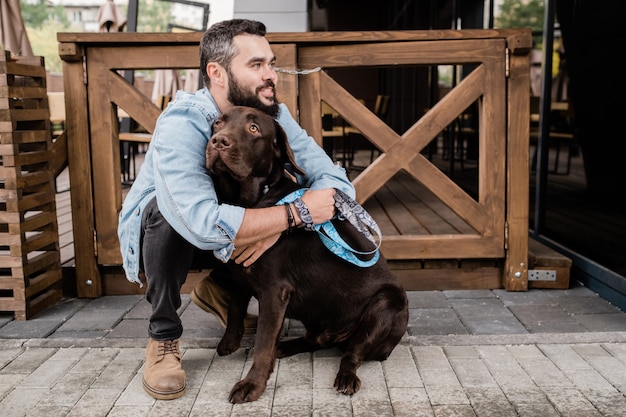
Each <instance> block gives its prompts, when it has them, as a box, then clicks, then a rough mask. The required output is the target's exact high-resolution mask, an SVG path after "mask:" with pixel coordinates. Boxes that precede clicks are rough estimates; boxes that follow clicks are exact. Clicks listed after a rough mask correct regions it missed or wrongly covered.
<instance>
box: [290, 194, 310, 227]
mask: <svg viewBox="0 0 626 417" xmlns="http://www.w3.org/2000/svg"><path fill="white" fill-rule="evenodd" d="M293 205H294V206H296V209H297V210H298V214H299V215H300V219H301V220H302V224H303V225H304V230H306V231H309V232H314V231H315V225H314V224H313V217H312V216H311V213H310V212H309V208H308V207H307V206H306V204H304V201H302V199H301V198H296V199H295V200H294V202H293Z"/></svg>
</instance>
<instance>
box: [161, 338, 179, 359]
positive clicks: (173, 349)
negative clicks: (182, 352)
mask: <svg viewBox="0 0 626 417" xmlns="http://www.w3.org/2000/svg"><path fill="white" fill-rule="evenodd" d="M178 353H179V352H178V346H177V345H176V342H175V341H174V340H165V341H162V342H159V353H158V355H159V356H165V355H168V354H173V355H176V354H178Z"/></svg>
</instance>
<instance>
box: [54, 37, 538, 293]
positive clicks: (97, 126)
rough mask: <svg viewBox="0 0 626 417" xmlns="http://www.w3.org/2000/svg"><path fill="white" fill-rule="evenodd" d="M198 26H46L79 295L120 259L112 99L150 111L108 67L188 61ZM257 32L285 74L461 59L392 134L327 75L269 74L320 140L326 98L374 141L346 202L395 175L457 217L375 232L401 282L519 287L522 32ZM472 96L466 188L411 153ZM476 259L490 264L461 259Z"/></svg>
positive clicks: (524, 215) (149, 115) (524, 206)
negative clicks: (63, 124) (472, 148)
mask: <svg viewBox="0 0 626 417" xmlns="http://www.w3.org/2000/svg"><path fill="white" fill-rule="evenodd" d="M200 36H201V34H198V33H187V34H114V35H113V34H71V33H60V34H58V40H59V41H60V42H61V44H60V49H59V50H60V55H61V58H62V59H63V60H64V77H65V93H66V113H67V117H68V120H67V136H68V158H69V165H70V181H71V185H72V207H73V209H72V214H73V222H74V235H75V245H76V246H75V253H76V275H77V277H78V279H77V286H78V294H79V296H84V297H95V296H99V295H101V294H102V280H103V279H106V274H105V268H104V267H106V266H110V265H114V266H115V265H117V266H119V265H120V264H121V255H120V252H119V242H118V241H117V233H116V229H117V215H118V213H119V210H120V208H121V204H122V189H121V181H120V175H119V173H120V155H119V146H118V143H119V132H118V113H117V108H118V107H120V108H122V109H123V110H124V111H125V112H126V113H128V114H129V115H130V116H131V117H132V118H134V119H135V120H136V121H137V122H138V123H140V124H141V125H142V126H144V127H145V128H146V129H147V130H148V131H149V132H152V131H153V129H154V125H155V121H156V118H157V117H158V114H159V108H158V107H156V106H155V105H154V104H153V103H151V101H150V99H149V98H147V97H145V96H143V95H142V94H141V93H140V92H139V91H137V90H136V89H135V88H134V87H133V86H131V85H130V84H129V83H127V82H126V81H125V80H124V79H123V77H122V76H121V75H120V74H119V73H118V71H119V70H123V69H133V70H137V69H145V68H174V69H184V68H197V66H198V46H197V45H198V42H199V40H200ZM268 39H269V40H270V42H271V43H272V47H273V49H274V52H275V54H276V55H277V62H278V64H279V66H280V67H282V68H288V69H294V70H295V69H298V68H304V69H311V68H316V67H321V68H323V69H324V70H326V69H332V68H351V67H366V66H372V67H382V66H411V65H412V66H419V65H422V66H423V65H438V64H441V65H443V64H455V65H460V64H472V66H473V68H474V69H473V70H472V72H471V73H470V74H468V75H467V76H466V77H465V78H464V79H463V80H462V81H461V82H460V83H459V84H458V85H457V86H456V87H455V88H453V89H452V90H451V91H450V92H449V93H448V94H447V95H446V96H445V97H443V98H442V99H441V100H440V101H438V102H437V103H436V104H435V105H434V106H433V107H432V108H431V109H430V110H429V111H428V112H427V113H426V114H425V115H423V116H421V117H420V118H419V119H418V120H416V121H415V123H414V124H413V126H411V127H410V128H409V129H408V130H407V131H406V132H404V133H402V134H397V133H396V132H395V131H394V130H393V129H391V128H390V127H389V126H387V125H386V124H385V123H383V122H382V121H381V120H380V119H378V118H377V117H376V116H375V115H374V114H373V113H372V112H371V111H369V110H368V109H367V108H366V107H365V106H364V105H362V104H361V103H360V102H359V100H357V99H356V98H355V97H353V96H352V95H351V94H349V93H348V92H347V91H346V90H345V89H344V88H342V86H341V85H339V83H337V82H336V81H334V80H333V79H332V78H331V77H330V76H329V75H328V73H327V72H326V71H317V72H311V73H307V74H303V75H298V76H297V77H296V76H292V75H289V74H281V75H280V78H279V82H280V85H279V87H278V88H279V92H280V97H279V98H280V99H281V101H283V102H285V103H286V104H287V105H288V106H289V108H290V110H291V111H292V113H293V114H294V115H295V116H299V120H300V123H301V124H302V126H303V127H304V128H305V129H306V130H307V131H308V132H309V134H311V136H313V137H314V138H316V139H318V140H319V141H320V143H321V138H322V124H321V120H322V114H321V105H320V103H321V101H324V102H326V103H327V104H328V105H330V106H331V107H332V108H334V109H335V110H336V111H337V112H338V113H339V114H340V115H341V116H342V117H343V118H344V119H345V120H346V121H347V122H348V123H349V124H350V125H351V126H352V127H354V128H355V129H358V130H359V131H360V132H361V133H362V134H363V136H364V137H366V138H367V139H368V140H369V141H371V142H372V143H373V144H374V145H375V146H376V147H377V148H378V149H379V150H380V151H381V154H380V155H379V156H378V158H377V159H376V160H375V161H374V162H373V163H372V164H370V165H369V166H368V167H366V169H365V170H364V171H363V172H361V173H360V175H359V176H358V177H356V178H355V179H354V184H355V187H356V189H357V198H358V200H359V201H360V202H362V203H363V204H365V205H366V207H368V209H369V208H370V207H371V210H372V211H373V212H375V211H376V207H375V205H372V202H373V201H374V198H373V197H374V196H375V195H376V194H377V193H380V192H382V190H383V187H385V186H386V184H388V183H389V181H390V180H391V179H392V178H394V177H395V176H396V175H397V174H398V173H399V172H402V173H404V174H406V176H407V177H408V178H409V179H410V181H412V182H413V183H414V184H416V185H415V187H422V188H425V189H427V190H428V191H429V192H430V193H432V196H433V199H435V200H437V201H438V204H439V205H438V206H437V207H440V208H441V210H446V211H447V212H449V214H450V216H454V217H455V218H456V219H457V220H458V221H459V222H460V223H461V226H458V227H454V228H453V229H451V230H448V231H445V232H436V233H426V234H424V233H419V234H400V233H392V234H388V233H385V234H384V236H383V246H382V251H383V253H384V254H385V256H386V257H387V258H388V259H389V260H390V261H391V263H392V267H393V268H394V269H395V272H396V273H397V274H398V275H399V276H400V278H401V280H402V282H403V284H404V286H405V287H406V288H407V289H425V288H441V289H443V288H498V287H501V286H504V287H505V288H507V289H508V290H525V289H527V257H528V121H529V103H528V97H529V95H528V91H529V67H528V52H529V50H530V47H531V37H530V32H529V31H527V30H502V31H498V30H461V31H402V32H342V33H320V32H316V33H276V34H269V35H268ZM84 68H86V71H84ZM83 80H86V85H85V84H84V83H83ZM472 103H478V114H479V132H478V138H479V155H478V166H479V180H478V188H479V190H478V197H477V198H474V197H472V196H470V195H468V194H467V193H466V192H464V191H463V190H462V189H461V188H460V187H459V186H458V185H456V184H455V183H454V182H453V181H452V180H451V179H450V178H449V177H448V176H446V175H445V174H444V173H442V172H441V170H439V169H438V168H437V167H436V166H435V165H434V164H433V163H431V162H430V161H429V159H428V158H427V157H426V156H425V155H424V153H423V152H422V151H423V150H424V149H425V147H426V146H427V145H428V144H429V143H430V142H431V140H432V139H433V138H435V137H437V135H439V134H440V133H441V132H442V131H443V130H444V129H445V128H446V126H449V125H450V124H451V123H453V122H454V121H455V120H456V119H457V118H458V117H459V115H461V114H462V113H463V112H464V110H465V109H467V108H468V107H469V106H470V105H472ZM408 198H410V196H407V199H408ZM377 220H378V219H377ZM485 259H488V260H493V261H497V262H493V263H492V264H491V265H490V266H486V265H485V264H484V263H476V262H473V261H474V260H485ZM434 260H448V261H450V260H453V261H454V262H448V263H447V265H448V266H450V265H452V264H455V265H453V267H449V268H441V265H442V264H439V265H438V267H436V268H430V267H429V263H428V261H434ZM462 262H465V264H463V263H462ZM118 275H119V274H118ZM425 283H426V284H425Z"/></svg>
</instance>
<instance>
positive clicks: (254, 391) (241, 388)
mask: <svg viewBox="0 0 626 417" xmlns="http://www.w3.org/2000/svg"><path fill="white" fill-rule="evenodd" d="M265 387H266V384H265V383H259V382H258V381H252V380H250V379H248V378H245V379H242V380H241V381H239V382H237V383H236V384H235V386H234V387H233V389H232V390H231V391H230V395H229V396H228V401H230V402H231V403H233V404H242V403H245V402H251V401H256V400H258V399H259V397H260V396H261V395H262V394H263V392H264V391H265Z"/></svg>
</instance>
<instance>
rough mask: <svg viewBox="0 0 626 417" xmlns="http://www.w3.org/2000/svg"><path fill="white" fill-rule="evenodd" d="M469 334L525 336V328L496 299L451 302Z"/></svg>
mask: <svg viewBox="0 0 626 417" xmlns="http://www.w3.org/2000/svg"><path fill="white" fill-rule="evenodd" d="M450 302H451V304H452V307H453V308H454V310H455V311H456V313H457V314H458V315H459V317H461V320H462V322H463V324H464V325H465V327H466V328H467V329H468V330H469V331H470V333H471V334H526V333H528V331H527V330H526V328H525V327H524V326H523V325H522V324H521V323H520V322H519V321H518V320H517V318H515V316H514V315H513V314H512V313H511V312H510V311H509V310H508V309H507V308H506V307H504V305H503V304H502V303H501V302H500V301H499V300H497V299H458V300H451V301H450Z"/></svg>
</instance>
